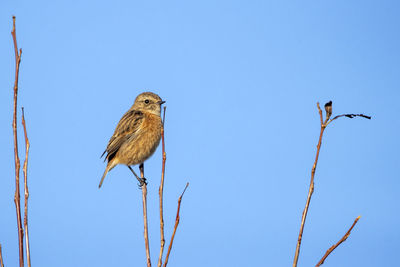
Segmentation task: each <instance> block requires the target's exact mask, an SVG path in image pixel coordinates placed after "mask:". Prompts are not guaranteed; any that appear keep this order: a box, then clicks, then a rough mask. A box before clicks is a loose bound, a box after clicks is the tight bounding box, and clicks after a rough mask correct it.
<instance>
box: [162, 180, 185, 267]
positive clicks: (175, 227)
mask: <svg viewBox="0 0 400 267" xmlns="http://www.w3.org/2000/svg"><path fill="white" fill-rule="evenodd" d="M188 186H189V183H187V184H186V186H185V189H184V190H183V192H182V194H181V196H180V197H179V199H178V209H177V211H176V219H175V225H174V231H173V232H172V236H171V241H170V242H169V246H168V251H167V256H166V257H165V262H164V267H166V266H167V264H168V259H169V253H171V249H172V243H173V242H174V238H175V233H176V229H177V228H178V224H179V220H180V218H179V211H180V209H181V201H182V197H183V194H185V191H186V189H187V188H188Z"/></svg>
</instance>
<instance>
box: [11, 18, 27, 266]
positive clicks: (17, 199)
mask: <svg viewBox="0 0 400 267" xmlns="http://www.w3.org/2000/svg"><path fill="white" fill-rule="evenodd" d="M12 19H13V28H12V31H11V35H12V38H13V41H14V50H15V81H14V113H13V123H12V128H13V134H14V161H15V195H14V203H15V208H16V211H17V227H18V245H19V266H20V267H23V266H24V243H23V242H24V230H23V228H22V221H21V203H20V201H21V200H20V193H19V172H20V168H21V165H20V161H19V156H18V138H17V96H18V74H19V64H20V63H21V54H22V50H21V49H20V50H19V53H18V46H17V35H16V32H15V16H13V17H12Z"/></svg>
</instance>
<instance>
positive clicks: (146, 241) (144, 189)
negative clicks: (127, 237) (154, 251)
mask: <svg viewBox="0 0 400 267" xmlns="http://www.w3.org/2000/svg"><path fill="white" fill-rule="evenodd" d="M139 169H140V177H141V178H142V179H144V166H143V163H142V164H140V166H139ZM142 199H143V224H144V233H143V234H144V244H145V246H146V258H147V267H151V259H150V246H149V228H148V225H147V185H146V183H143V186H142Z"/></svg>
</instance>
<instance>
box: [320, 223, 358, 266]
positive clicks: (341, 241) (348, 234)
mask: <svg viewBox="0 0 400 267" xmlns="http://www.w3.org/2000/svg"><path fill="white" fill-rule="evenodd" d="M360 217H361V216H358V217H357V218H356V219H355V220H354V222H353V224H352V225H351V227H350V228H349V230H348V231H347V232H346V234H345V235H344V236H343V237H342V238H341V239H340V240H339V241H338V242H337V243H336V244H335V245H333V246H332V247H330V248H329V249H328V250H327V251H326V253H325V255H324V256H323V257H322V258H321V259H320V261H319V262H318V263H317V265H315V267H319V266H321V265H322V264H324V261H325V260H326V258H327V257H328V256H329V254H331V253H332V251H334V250H335V248H337V247H338V246H339V245H340V244H342V243H343V242H344V241H346V239H347V238H348V237H349V236H350V233H351V230H353V227H354V226H355V225H356V223H357V222H358V220H359V219H360Z"/></svg>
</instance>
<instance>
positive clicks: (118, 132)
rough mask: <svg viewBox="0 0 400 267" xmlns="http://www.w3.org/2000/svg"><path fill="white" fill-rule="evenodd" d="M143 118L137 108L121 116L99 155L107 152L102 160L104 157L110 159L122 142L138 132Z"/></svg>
mask: <svg viewBox="0 0 400 267" xmlns="http://www.w3.org/2000/svg"><path fill="white" fill-rule="evenodd" d="M143 118H144V115H143V113H142V112H141V111H137V110H129V111H128V112H126V113H125V114H124V116H122V118H121V120H120V121H119V122H118V125H117V127H116V128H115V131H114V134H113V136H111V138H110V141H108V145H107V148H106V150H105V151H104V152H103V154H102V155H101V156H103V155H104V154H105V153H106V152H107V155H106V158H105V159H104V161H105V160H106V159H107V160H108V161H110V160H112V159H113V158H114V157H115V154H117V152H118V149H119V148H120V147H121V146H122V144H123V143H124V142H126V141H127V140H128V139H129V138H131V137H132V136H134V135H136V134H137V133H138V129H140V125H141V124H142V123H143Z"/></svg>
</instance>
